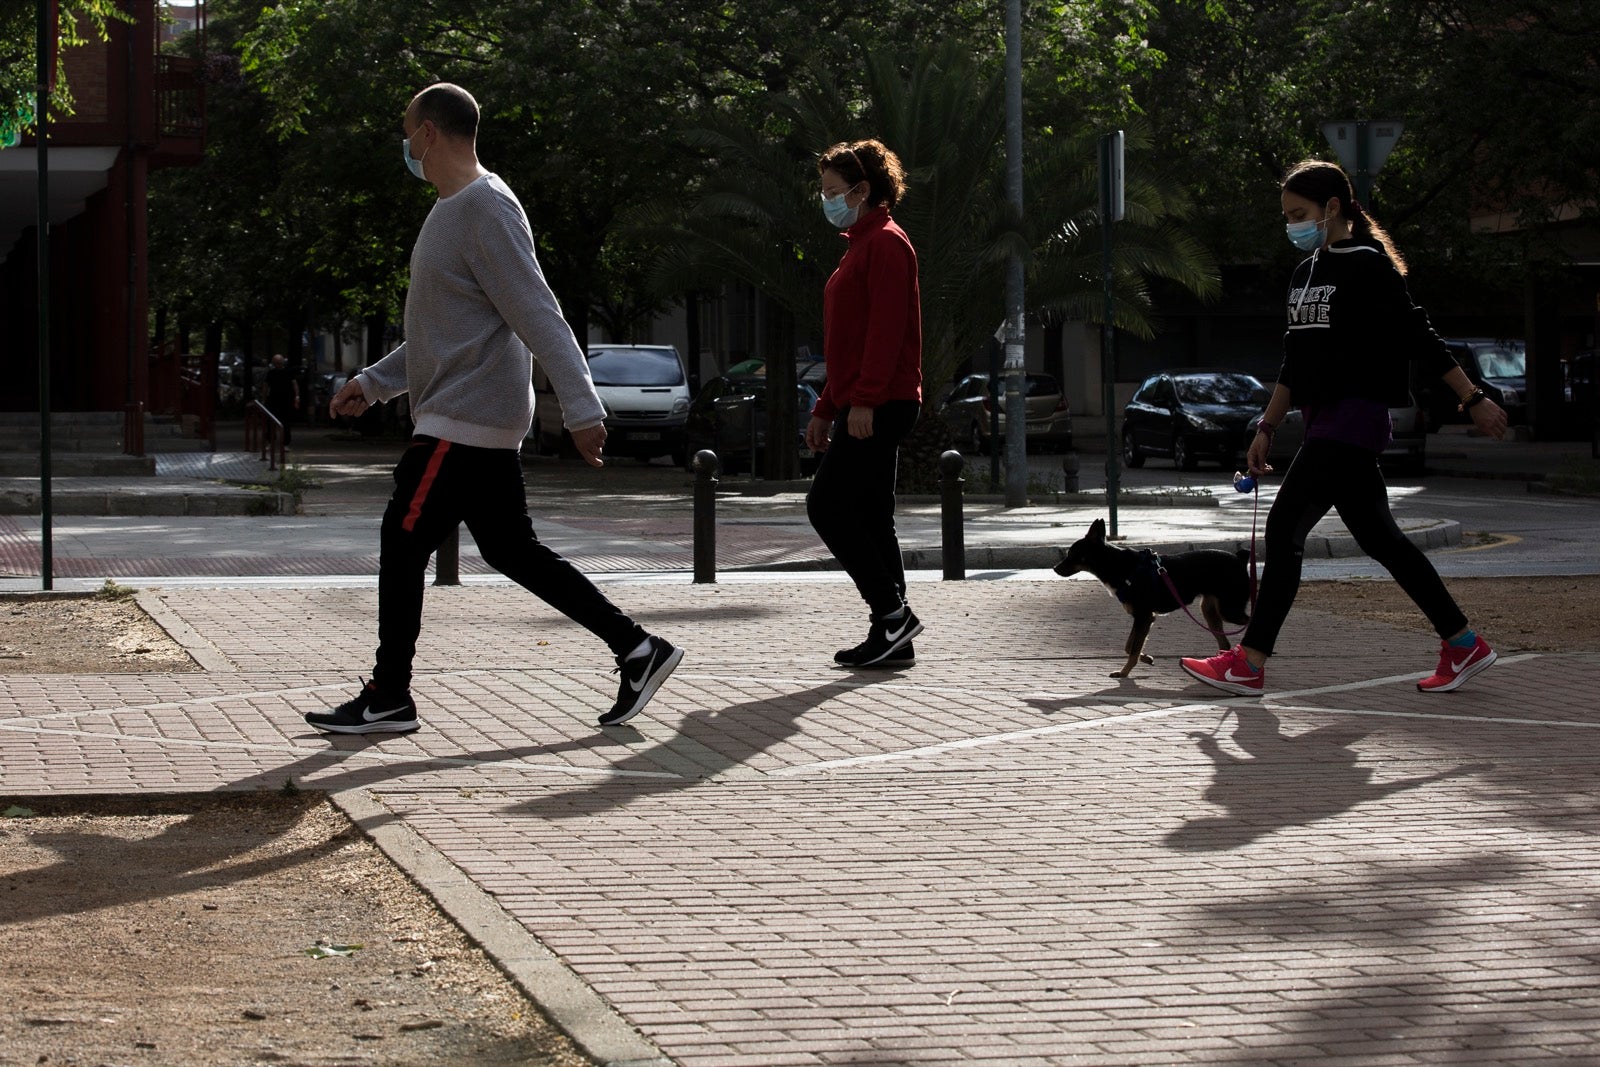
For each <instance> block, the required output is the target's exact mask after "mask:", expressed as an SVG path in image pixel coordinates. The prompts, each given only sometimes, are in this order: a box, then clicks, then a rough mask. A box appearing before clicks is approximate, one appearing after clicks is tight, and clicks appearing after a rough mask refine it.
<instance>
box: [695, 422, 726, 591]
mask: <svg viewBox="0 0 1600 1067" xmlns="http://www.w3.org/2000/svg"><path fill="white" fill-rule="evenodd" d="M720 466H721V465H720V464H719V463H718V461H717V454H716V453H715V452H713V451H711V450H710V449H707V448H702V449H701V450H700V451H698V452H696V453H695V454H694V463H693V467H694V583H695V584H696V585H710V584H715V582H716V580H717V471H718V469H719V468H720Z"/></svg>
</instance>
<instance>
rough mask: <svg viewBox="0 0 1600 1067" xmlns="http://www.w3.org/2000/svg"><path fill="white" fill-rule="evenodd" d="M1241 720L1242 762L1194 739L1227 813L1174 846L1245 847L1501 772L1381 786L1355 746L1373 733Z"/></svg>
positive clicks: (1252, 712)
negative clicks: (1433, 787)
mask: <svg viewBox="0 0 1600 1067" xmlns="http://www.w3.org/2000/svg"><path fill="white" fill-rule="evenodd" d="M1235 714H1237V715H1238V720H1239V725H1238V728H1237V729H1235V730H1234V732H1233V734H1232V737H1233V741H1234V743H1235V744H1237V745H1238V746H1239V748H1241V749H1243V750H1244V752H1245V753H1246V755H1245V756H1243V757H1241V756H1236V755H1234V754H1233V753H1231V752H1227V751H1225V750H1224V749H1223V748H1222V746H1221V745H1220V744H1219V743H1218V741H1217V738H1216V736H1215V734H1214V733H1201V732H1198V731H1196V732H1192V733H1190V734H1189V738H1190V739H1191V740H1193V741H1194V742H1195V743H1196V745H1198V746H1199V749H1200V751H1201V752H1203V753H1205V754H1206V755H1207V756H1208V757H1210V759H1211V762H1212V765H1213V767H1214V768H1215V776H1214V777H1213V778H1212V781H1211V785H1210V786H1209V787H1208V788H1207V789H1206V791H1205V794H1204V798H1205V799H1206V800H1208V801H1210V802H1211V803H1213V804H1215V805H1216V806H1218V807H1220V808H1223V809H1224V810H1225V811H1226V812H1227V814H1225V815H1206V816H1200V817H1197V818H1193V819H1190V820H1189V821H1188V822H1186V823H1184V824H1183V825H1182V826H1180V827H1178V828H1177V829H1176V830H1174V831H1172V832H1171V833H1170V834H1168V835H1167V837H1166V844H1167V845H1168V846H1169V847H1171V848H1175V849H1180V850H1184V851H1193V852H1217V851H1225V850H1227V849H1233V848H1240V847H1243V846H1244V845H1247V844H1249V843H1250V842H1252V841H1254V840H1255V839H1257V838H1259V837H1263V836H1265V835H1267V834H1270V833H1272V832H1274V831H1276V830H1280V829H1284V828H1286V827H1290V826H1303V825H1307V824H1310V823H1314V822H1318V821H1320V820H1323V819H1329V818H1332V817H1334V816H1336V815H1339V814H1341V813H1343V812H1346V811H1349V810H1351V809H1352V808H1355V807H1356V806H1357V805H1360V804H1365V803H1368V802H1370V801H1374V800H1382V799H1383V798H1384V797H1388V796H1392V795H1394V794H1395V793H1401V792H1404V791H1405V790H1408V789H1416V788H1418V787H1419V786H1424V785H1429V784H1431V783H1433V782H1442V781H1445V780H1446V779H1450V778H1459V777H1462V776H1464V775H1471V774H1479V773H1481V772H1483V771H1487V770H1491V769H1492V768H1493V767H1494V764H1492V763H1471V764H1463V765H1461V766H1459V767H1451V768H1448V769H1446V770H1442V771H1436V772H1434V773H1433V774H1424V775H1417V776H1415V777H1411V778H1397V779H1393V780H1390V781H1385V782H1377V781H1373V777H1372V776H1373V768H1372V767H1363V766H1361V765H1360V760H1361V754H1360V753H1359V752H1357V751H1355V750H1354V749H1353V748H1352V747H1351V746H1353V745H1355V744H1356V743H1357V742H1358V741H1360V740H1361V739H1363V738H1364V737H1366V736H1367V734H1368V733H1369V732H1370V731H1368V730H1364V729H1360V728H1358V727H1353V726H1351V725H1349V724H1347V723H1331V724H1329V725H1327V726H1319V727H1317V728H1316V729H1314V730H1307V731H1306V732H1305V733H1301V734H1295V735H1293V736H1287V735H1285V734H1284V733H1283V732H1282V724H1281V723H1280V722H1279V720H1278V717H1277V716H1276V715H1274V714H1273V713H1272V712H1270V711H1268V710H1266V709H1265V708H1244V709H1239V710H1237V711H1236V712H1235Z"/></svg>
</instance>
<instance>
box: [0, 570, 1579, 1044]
mask: <svg viewBox="0 0 1600 1067" xmlns="http://www.w3.org/2000/svg"><path fill="white" fill-rule="evenodd" d="M608 593H609V594H610V595H611V596H612V597H613V599H615V600H617V601H618V603H619V604H620V605H621V606H622V607H623V608H624V609H625V610H628V611H630V612H632V613H634V614H635V615H636V616H637V617H638V618H639V619H640V620H641V622H643V623H644V624H645V625H647V626H649V627H651V628H652V629H656V630H658V631H659V632H662V633H664V634H666V635H667V636H669V637H671V638H672V639H673V640H674V641H676V642H678V643H680V644H682V645H683V646H684V647H685V648H686V649H687V650H688V653H689V654H688V657H687V659H686V660H685V662H684V665H683V666H682V667H681V668H680V670H679V671H678V673H677V674H676V675H675V676H674V678H673V679H672V680H671V681H670V682H669V683H668V685H667V686H666V687H665V688H664V689H663V690H662V692H661V694H660V695H659V696H658V698H657V700H656V701H655V703H653V704H652V706H651V707H650V708H649V709H648V710H647V711H646V713H645V714H644V715H642V716H641V717H640V718H638V719H636V720H634V722H633V723H631V724H630V725H629V726H628V727H623V728H615V729H611V730H604V731H602V730H600V729H598V728H596V727H595V726H594V725H593V723H594V719H595V716H596V715H597V714H598V712H599V711H601V710H603V709H604V708H605V707H607V706H609V703H610V700H611V698H612V695H613V687H614V684H615V683H614V679H613V677H612V676H611V675H609V674H608V673H607V668H609V666H610V663H609V662H608V660H607V659H606V657H605V655H604V650H603V649H602V648H601V647H600V646H599V645H598V644H597V643H596V642H595V641H594V640H593V639H592V638H591V637H590V636H589V635H588V634H586V633H584V632H582V631H579V630H577V629H575V628H574V627H573V626H571V625H570V624H569V623H567V622H566V621H565V620H562V619H560V618H559V617H557V616H555V615H554V614H553V613H551V612H550V611H549V610H548V609H546V608H545V607H544V606H543V605H541V604H540V603H539V602H537V601H536V600H534V599H533V598H531V597H529V596H527V595H526V594H525V593H523V592H522V591H521V590H519V589H516V588H514V587H507V586H503V585H468V586H464V587H460V588H454V589H430V591H429V594H428V604H427V609H426V619H425V624H424V632H423V638H422V646H421V653H420V656H419V661H418V666H419V668H420V669H421V673H420V674H419V677H418V679H417V682H416V686H415V689H416V694H417V697H418V700H419V704H420V705H421V707H422V715H423V720H424V728H423V730H421V731H420V732H418V733H416V734H413V735H408V736H404V737H390V738H384V739H380V740H372V739H362V738H333V739H330V738H327V737H323V736H321V735H317V734H315V733H314V732H312V731H310V730H308V729H307V728H306V727H305V726H304V724H303V723H302V722H301V720H300V716H301V714H302V713H304V712H305V711H307V710H310V709H313V708H319V707H322V706H324V705H327V704H330V703H335V702H337V701H339V700H341V699H344V698H345V697H346V696H348V695H349V693H350V692H351V691H353V688H354V686H355V684H356V676H357V674H358V672H360V671H362V670H363V669H364V668H365V666H366V664H367V663H368V662H369V660H370V654H371V649H370V644H371V629H372V626H373V619H374V618H375V612H376V596H375V591H374V590H373V589H372V588H371V587H370V584H368V585H366V586H363V587H360V588H337V587H326V586H322V585H315V584H308V585H305V586H303V587H299V588H263V587H245V588H240V587H234V588H203V587H196V588H176V587H174V588H168V589H165V590H160V589H156V590H146V591H145V592H143V593H141V594H140V598H141V602H142V603H144V604H145V605H146V606H147V607H148V608H149V610H150V611H151V612H152V613H153V614H154V615H156V617H157V618H158V619H159V620H160V621H161V622H162V623H163V625H164V626H165V627H166V628H167V630H168V631H169V632H170V633H173V634H174V635H175V636H177V637H178V638H179V640H181V641H183V642H184V643H185V645H186V646H187V647H189V648H190V649H191V651H192V653H193V654H194V655H195V656H196V658H197V659H199V660H200V662H201V663H202V664H203V665H204V666H205V667H206V668H207V669H206V670H205V671H204V672H203V673H196V674H171V675H104V676H94V677H73V676H61V677H57V676H44V675H33V676H28V675H0V745H3V746H4V747H3V752H4V758H3V759H0V793H4V794H6V796H7V797H22V796H30V795H31V796H38V795H52V794H62V793H95V792H105V793H119V794H125V793H130V792H140V791H149V792H169V791H185V792H188V791H198V792H206V791H215V790H255V789H280V788H283V787H284V785H285V783H286V782H293V783H294V784H295V785H296V786H298V787H300V788H307V789H321V790H328V791H330V792H331V793H332V794H333V795H334V797H335V799H336V801H337V802H338V803H339V804H340V805H341V806H342V807H344V808H345V810H347V811H349V812H350V813H352V814H353V815H354V816H355V817H356V818H357V819H358V820H359V821H360V822H361V824H362V825H363V827H365V828H366V829H367V830H368V832H369V833H371V834H372V835H373V836H374V837H375V838H376V839H377V840H378V841H379V843H380V844H381V845H382V846H383V847H384V848H385V850H386V851H387V852H388V853H389V854H390V855H391V856H392V857H393V858H394V859H395V860H396V862H398V863H400V864H401V865H402V866H404V867H405V868H406V869H407V870H408V871H410V872H411V873H412V875H413V876H414V877H416V878H417V879H418V880H419V881H420V882H421V883H422V885H423V886H424V887H425V888H426V889H428V890H429V891H430V892H431V893H433V894H434V895H435V897H436V899H438V900H440V902H441V903H442V904H443V906H444V907H445V908H446V909H447V910H449V911H450V912H451V913H452V914H453V915H455V916H456V917H457V919H458V920H459V921H460V922H461V923H462V924H463V926H465V927H466V928H467V929H468V931H469V932H470V933H471V934H472V935H473V936H474V937H476V938H478V939H480V940H481V942H482V943H483V944H484V945H485V946H486V947H487V948H488V950H489V951H490V952H491V953H492V954H493V955H494V956H495V957H496V959H497V960H498V961H499V962H500V963H501V965H502V966H504V967H505V968H506V969H507V970H508V971H509V972H510V973H511V974H513V975H514V976H516V977H517V979H518V980H519V981H520V982H522V983H523V984H524V986H525V987H526V988H527V989H528V990H529V992H530V993H531V994H532V995H533V996H534V997H535V998H537V999H538V1000H539V1001H540V1003H541V1004H542V1005H543V1006H545V1008H546V1009H547V1010H548V1011H549V1012H550V1014H551V1015H552V1016H553V1017H554V1018H555V1019H556V1020H557V1022H558V1023H559V1024H560V1025H562V1026H563V1028H565V1029H567V1030H568V1031H569V1032H571V1033H572V1034H573V1036H574V1037H575V1038H576V1039H577V1040H578V1042H579V1043H580V1045H582V1046H583V1047H584V1048H585V1049H586V1050H587V1051H588V1052H589V1053H590V1054H591V1055H592V1056H594V1057H595V1058H596V1059H597V1060H598V1061H600V1062H602V1063H607V1064H616V1065H623V1064H631V1065H643V1064H668V1063H673V1064H680V1065H682V1067H746V1065H748V1067H757V1065H760V1067H776V1065H791V1064H792V1065H801V1064H808V1065H822V1064H827V1065H856V1067H924V1065H928V1067H932V1065H955V1064H962V1065H970V1064H991V1065H995V1067H1002V1065H1004V1067H1030V1065H1035V1064H1038V1065H1056V1064H1062V1065H1065V1064H1141V1065H1142V1064H1156V1063H1180V1062H1181V1063H1202V1064H1242V1063H1268V1062H1270V1063H1302V1062H1303V1063H1317V1064H1319V1065H1320V1064H1422V1063H1439V1062H1450V1063H1468V1062H1476V1063H1496V1064H1506V1063H1516V1064H1526V1063H1535V1062H1569V1063H1575V1062H1588V1061H1589V1060H1590V1059H1592V1051H1593V1049H1594V1048H1595V1047H1596V1042H1597V1040H1600V994H1597V993H1596V989H1597V987H1600V981H1597V980H1600V961H1597V958H1596V956H1595V953H1594V952H1593V942H1594V939H1595V936H1596V933H1597V929H1596V922H1597V920H1596V916H1595V914H1594V908H1593V907H1592V901H1593V899H1594V898H1595V895H1596V888H1597V886H1596V876H1595V874H1594V872H1593V866H1594V865H1593V862H1592V859H1593V856H1592V853H1593V824H1594V818H1595V813H1594V803H1593V796H1592V794H1593V781H1594V773H1595V769H1596V762H1597V759H1600V733H1597V732H1596V730H1595V729H1594V725H1595V723H1594V721H1593V711H1592V709H1593V693H1594V691H1595V690H1596V688H1600V655H1595V654H1551V653H1541V652H1526V651H1519V650H1517V649H1514V648H1502V649H1501V650H1500V651H1501V653H1502V661H1501V662H1500V663H1499V664H1498V665H1496V666H1495V667H1494V668H1493V669H1492V670H1490V671H1489V672H1487V673H1486V674H1484V675H1482V676H1481V677H1480V678H1478V679H1476V680H1474V682H1473V683H1472V684H1471V685H1470V686H1469V687H1467V688H1465V689H1463V690H1462V691H1461V692H1459V693H1456V694H1450V695H1445V696H1439V695H1432V696H1424V695H1422V694H1419V693H1417V692H1416V689H1415V686H1414V685H1413V684H1412V683H1413V681H1414V679H1415V678H1416V677H1418V676H1419V675H1421V674H1422V673H1424V672H1425V671H1427V670H1428V669H1431V667H1432V665H1433V663H1434V660H1435V656H1436V648H1437V645H1436V642H1435V641H1434V640H1433V639H1432V637H1431V635H1429V634H1427V633H1424V632H1422V630H1421V628H1420V627H1419V629H1418V630H1417V631H1415V632H1401V631H1397V630H1392V629H1388V628H1385V627H1382V626H1379V625H1375V624H1356V623H1352V622H1351V621H1349V620H1345V619H1334V618H1331V617H1327V616H1322V615H1319V614H1317V613H1315V612H1312V611H1309V610H1307V611H1299V612H1297V613H1296V614H1295V615H1294V616H1293V617H1292V618H1291V620H1290V623H1289V626H1288V627H1287V628H1286V630H1285V633H1284V636H1283V639H1282V642H1281V644H1280V653H1281V654H1280V656H1279V657H1278V658H1275V659H1274V660H1273V661H1272V664H1271V665H1270V666H1269V668H1268V670H1269V676H1268V683H1269V689H1270V691H1269V694H1268V695H1267V696H1266V697H1265V698H1261V699H1253V700H1239V699H1227V698H1221V699H1219V695H1218V694H1214V693H1212V692H1209V691H1205V690H1203V689H1202V688H1200V687H1199V686H1197V685H1195V684H1193V683H1190V682H1189V681H1188V680H1187V678H1186V676H1184V675H1183V674H1182V673H1181V672H1180V671H1178V670H1177V668H1176V666H1175V663H1174V659H1175V657H1177V656H1178V655H1183V654H1193V653H1197V652H1202V651H1204V649H1205V647H1206V645H1207V644H1208V641H1207V639H1206V635H1205V634H1203V633H1201V632H1200V631H1199V630H1197V629H1196V628H1194V627H1193V625H1192V624H1189V623H1188V622H1187V621H1186V620H1184V619H1183V618H1181V617H1177V618H1168V619H1165V620H1162V621H1161V622H1160V623H1159V624H1158V625H1157V627H1156V629H1155V632H1154V634H1153V636H1152V640H1151V651H1152V653H1153V654H1154V655H1155V656H1156V658H1157V663H1156V664H1155V665H1154V666H1151V667H1145V668H1141V669H1140V670H1139V671H1138V672H1137V673H1136V675H1135V677H1134V678H1132V679H1129V680H1113V679H1110V678H1109V677H1107V675H1108V674H1109V672H1110V671H1111V670H1112V669H1114V667H1115V666H1116V665H1118V664H1119V663H1120V660H1121V653H1120V649H1121V645H1122V642H1123V639H1124V637H1125V635H1126V619H1125V618H1124V617H1123V616H1122V615H1121V614H1120V613H1119V612H1118V611H1117V610H1116V608H1115V605H1113V604H1111V603H1110V602H1109V601H1108V600H1107V599H1106V597H1105V595H1104V593H1103V592H1102V591H1101V590H1100V588H1099V587H1098V586H1097V585H1095V584H1094V583H1091V582H1076V581H1072V582H1068V581H1059V580H1055V581H1041V582H1027V581H1009V582H996V583H926V584H920V585H918V586H917V588H916V589H915V590H914V592H913V595H914V599H915V602H916V605H917V610H918V612H919V614H921V615H922V616H923V617H924V619H925V620H926V621H927V623H928V631H927V632H926V633H925V634H924V635H923V636H922V637H919V638H918V640H917V642H916V649H917V656H918V659H919V665H918V666H917V667H916V668H914V669H912V670H910V671H906V672H901V673H898V674H886V675H865V674H859V673H850V672H844V671H841V670H838V669H836V668H834V667H832V665H831V664H830V662H829V658H830V655H831V652H832V649H833V648H834V647H836V645H837V644H838V643H840V641H841V640H843V639H845V638H849V637H851V636H852V635H853V634H854V633H855V630H856V629H857V624H858V623H860V622H861V620H862V612H861V610H860V605H859V604H858V603H857V602H856V601H855V598H854V595H853V593H851V591H850V590H849V589H848V588H847V587H842V586H840V585H838V584H834V583H830V582H826V581H823V582H814V581H811V580H808V579H806V578H804V577H803V576H789V580H787V581H785V582H783V583H781V584H777V583H751V584H726V585H716V586H691V585H687V584H684V583H681V582H674V583H670V584H668V583H659V582H658V583H639V582H616V583H612V584H611V585H610V586H608ZM1331 634H1337V635H1338V638H1337V640H1336V641H1330V640H1329V635H1331ZM331 933H334V934H336V933H337V932H336V931H333V932H331ZM217 1007H218V1011H219V1012H235V1011H236V1010H237V1006H235V1005H230V1004H225V1003H219V1004H218V1006H217ZM12 1010H13V1009H12V1008H9V1007H8V1008H0V1013H5V1012H10V1011H12ZM381 1019H382V1015H381V1012H379V1013H376V1014H375V1016H374V1026H376V1025H378V1024H379V1022H380V1021H381ZM248 1051H249V1050H246V1049H241V1056H243V1055H244V1054H245V1053H246V1052H248ZM326 1051H327V1053H328V1055H329V1057H330V1058H336V1057H338V1056H340V1055H346V1056H352V1057H354V1056H361V1055H365V1054H368V1053H369V1052H370V1050H369V1049H358V1048H357V1046H356V1045H355V1043H354V1039H352V1040H351V1044H350V1047H349V1048H342V1047H330V1048H328V1049H327V1050H326Z"/></svg>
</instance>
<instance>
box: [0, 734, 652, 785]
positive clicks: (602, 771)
mask: <svg viewBox="0 0 1600 1067" xmlns="http://www.w3.org/2000/svg"><path fill="white" fill-rule="evenodd" d="M307 729H310V727H307ZM0 730H9V731H11V732H12V733H19V734H41V735H48V736H51V737H83V738H91V739H93V740H96V741H114V742H117V743H121V742H125V741H141V742H143V743H145V744H149V745H158V746H166V745H179V746H182V747H185V748H201V749H225V750H228V751H234V752H251V753H269V754H278V755H283V756H292V757H294V758H296V759H303V758H305V757H307V756H337V757H340V760H339V761H338V762H342V761H343V760H346V759H363V760H372V761H374V762H377V763H396V764H405V763H443V764H447V765H449V766H452V767H473V768H476V769H479V770H498V769H502V768H503V769H506V770H512V771H533V772H548V773H550V774H566V775H578V776H594V777H600V778H668V779H672V780H674V781H676V780H680V779H682V778H683V775H681V774H673V773H672V772H670V771H625V770H618V769H617V768H615V767H574V766H572V765H570V764H565V763H529V762H528V761H526V760H520V759H517V760H494V759H463V758H461V757H459V756H429V755H425V754H421V753H419V754H417V755H401V754H400V753H397V752H381V751H378V750H375V749H367V750H365V751H360V752H355V751H348V750H343V749H336V748H300V747H298V746H295V745H277V744H269V743H265V742H251V741H207V740H204V739H201V738H191V737H150V736H147V735H144V734H127V733H102V732H99V731H96V730H69V729H63V728H61V727H49V726H30V725H27V724H25V723H0ZM313 788H314V786H313Z"/></svg>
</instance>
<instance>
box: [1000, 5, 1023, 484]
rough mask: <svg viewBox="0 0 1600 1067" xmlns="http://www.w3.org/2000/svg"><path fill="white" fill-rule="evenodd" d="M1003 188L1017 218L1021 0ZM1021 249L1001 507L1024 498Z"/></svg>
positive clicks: (1013, 261)
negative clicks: (1003, 504)
mask: <svg viewBox="0 0 1600 1067" xmlns="http://www.w3.org/2000/svg"><path fill="white" fill-rule="evenodd" d="M1006 192H1007V194H1008V196H1009V199H1010V201H1011V207H1012V210H1013V212H1014V217H1015V219H1016V221H1017V223H1018V224H1020V223H1021V221H1022V0H1006ZM1022 285H1023V278H1022V254H1021V253H1020V252H1017V251H1013V252H1012V253H1011V258H1010V262H1009V263H1008V264H1007V267H1006V344H1005V348H1006V359H1005V380H1006V387H1005V401H1006V507H1008V508H1019V507H1022V506H1023V505H1024V504H1026V503H1027V502H1028V455H1027V436H1026V435H1027V432H1028V424H1027V423H1028V415H1027V408H1026V406H1025V403H1024V399H1023V362H1024V356H1025V353H1026V347H1025V342H1026V338H1027V333H1026V326H1025V324H1024V321H1023V311H1022V309H1023V295H1022Z"/></svg>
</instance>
